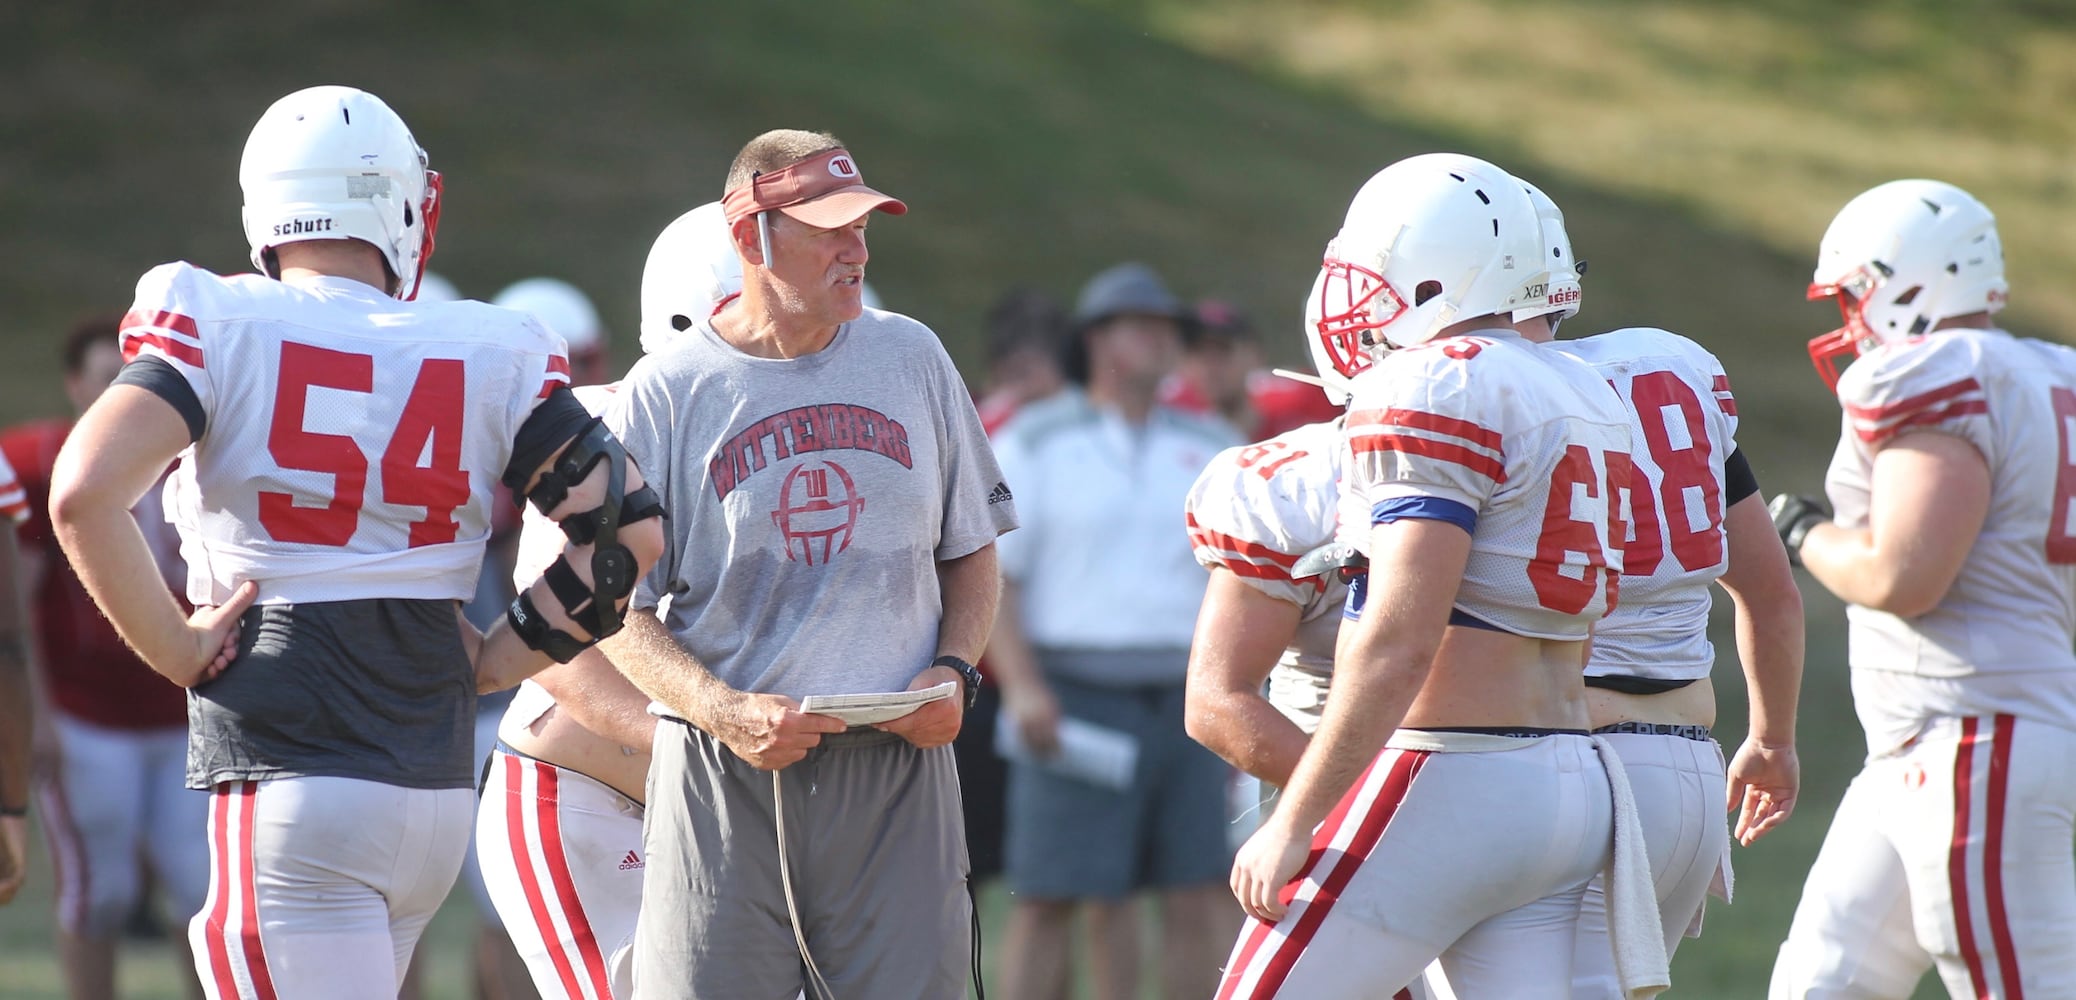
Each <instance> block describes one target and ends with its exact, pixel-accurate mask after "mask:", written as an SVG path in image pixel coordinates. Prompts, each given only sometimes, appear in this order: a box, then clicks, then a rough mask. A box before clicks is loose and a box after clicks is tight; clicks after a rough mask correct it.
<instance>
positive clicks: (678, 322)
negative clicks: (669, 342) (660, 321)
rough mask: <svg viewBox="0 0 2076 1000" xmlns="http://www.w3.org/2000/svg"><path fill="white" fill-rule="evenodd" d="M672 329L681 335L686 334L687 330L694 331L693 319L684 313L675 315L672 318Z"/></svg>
mask: <svg viewBox="0 0 2076 1000" xmlns="http://www.w3.org/2000/svg"><path fill="white" fill-rule="evenodd" d="M670 328H671V329H673V330H676V331H677V332H679V333H684V332H685V331H686V330H690V329H692V317H690V316H687V315H685V314H684V313H675V314H673V315H672V316H671V317H670Z"/></svg>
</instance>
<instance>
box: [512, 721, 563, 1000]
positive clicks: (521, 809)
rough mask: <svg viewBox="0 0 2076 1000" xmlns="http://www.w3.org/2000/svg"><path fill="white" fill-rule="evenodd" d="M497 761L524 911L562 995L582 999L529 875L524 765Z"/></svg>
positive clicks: (516, 760)
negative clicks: (544, 949) (552, 966)
mask: <svg viewBox="0 0 2076 1000" xmlns="http://www.w3.org/2000/svg"><path fill="white" fill-rule="evenodd" d="M497 757H498V761H499V762H500V764H501V765H502V766H503V768H504V772H505V839H506V840H507V841H509V842H510V844H511V847H512V861H513V865H512V866H513V867H514V868H517V869H518V870H519V887H520V888H521V889H523V890H525V891H526V907H527V909H528V910H530V911H531V912H532V913H533V925H534V926H535V927H538V928H540V931H541V943H542V944H543V945H546V946H547V949H548V960H549V961H551V962H554V963H555V976H556V978H558V979H560V980H562V989H563V991H564V992H566V993H568V994H569V995H570V996H573V997H580V996H583V995H584V987H583V984H582V983H579V982H578V981H577V973H576V970H575V969H573V968H571V967H570V962H569V955H567V954H565V953H564V952H563V950H562V936H561V935H559V934H557V933H556V932H555V921H554V920H553V919H552V918H550V917H549V916H548V900H547V898H546V897H545V896H543V895H542V894H541V880H540V879H539V878H537V877H536V876H535V875H534V873H533V852H532V851H531V850H529V849H528V848H527V846H526V807H525V799H524V797H523V796H522V794H521V791H520V789H521V778H522V771H521V769H522V768H524V767H525V766H526V764H525V762H523V761H521V760H520V759H519V758H517V757H514V756H512V755H511V754H508V753H500V754H498V755H497Z"/></svg>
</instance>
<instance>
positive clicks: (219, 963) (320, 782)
mask: <svg viewBox="0 0 2076 1000" xmlns="http://www.w3.org/2000/svg"><path fill="white" fill-rule="evenodd" d="M474 806H475V795H474V793H473V792H471V791H470V790H469V789H466V788H442V789H422V788H401V787H398V786H396V785H386V784H381V783H379V782H373V781H359V780H356V779H353V778H276V779H273V780H270V781H230V782H225V783H223V784H221V785H218V786H216V789H215V790H214V791H212V792H211V793H210V813H209V855H210V860H211V862H212V867H213V870H212V872H211V875H210V880H209V898H208V900H207V902H206V903H204V905H203V907H202V912H200V913H197V914H196V915H195V918H194V920H193V921H191V922H190V923H189V924H188V940H189V943H190V944H191V945H192V946H193V948H194V953H195V969H196V972H197V973H198V974H199V975H200V976H201V979H202V990H203V992H204V993H206V994H207V995H208V996H209V998H210V1000H232V998H239V1000H275V998H277V997H287V998H293V1000H332V998H337V1000H367V998H369V997H393V996H396V992H397V987H398V984H399V983H400V982H401V981H402V978H403V974H404V969H405V967H406V966H408V965H409V964H410V962H411V951H412V949H413V948H415V947H417V945H418V936H419V934H421V933H423V932H424V930H425V925H426V923H427V922H429V921H431V920H432V916H433V912H434V911H435V910H438V909H439V907H440V901H441V900H442V899H445V898H446V896H447V890H448V889H449V888H451V887H452V886H453V885H454V875H455V873H456V872H457V871H459V870H460V869H461V856H462V854H463V853H465V852H466V851H467V849H468V841H469V817H470V814H471V812H472V811H473V807H474Z"/></svg>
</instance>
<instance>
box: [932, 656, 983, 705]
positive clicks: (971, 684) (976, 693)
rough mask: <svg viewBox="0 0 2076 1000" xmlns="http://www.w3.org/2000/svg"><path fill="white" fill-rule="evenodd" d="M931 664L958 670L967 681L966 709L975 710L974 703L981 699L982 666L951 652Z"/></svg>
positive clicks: (961, 677)
mask: <svg viewBox="0 0 2076 1000" xmlns="http://www.w3.org/2000/svg"><path fill="white" fill-rule="evenodd" d="M930 665H931V666H933V667H950V668H952V669H953V670H956V671H958V674H959V679H960V680H962V681H965V682H966V711H968V712H971V711H973V705H974V703H975V702H977V701H979V700H980V668H979V667H976V666H974V665H973V664H971V663H967V662H966V661H965V660H961V659H959V658H958V657H956V656H953V655H951V654H950V653H946V654H944V655H943V656H940V657H938V658H936V659H934V660H931V661H930Z"/></svg>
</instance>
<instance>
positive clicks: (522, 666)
mask: <svg viewBox="0 0 2076 1000" xmlns="http://www.w3.org/2000/svg"><path fill="white" fill-rule="evenodd" d="M462 630H463V631H462V645H463V646H464V647H468V648H471V649H473V650H474V655H475V662H476V693H477V694H489V693H491V692H493V691H503V690H504V689H506V688H508V687H512V686H513V685H516V684H518V683H519V682H520V681H523V680H525V679H527V678H529V677H532V676H533V675H535V674H537V673H540V672H541V671H542V670H544V669H546V668H547V667H548V666H549V665H551V664H553V663H554V662H555V661H554V660H553V659H551V658H550V657H549V656H548V654H546V653H543V652H541V651H540V650H537V649H533V648H531V647H529V646H527V645H526V640H524V639H521V638H519V633H517V632H514V631H512V623H511V622H509V621H507V620H505V619H504V618H502V617H500V618H498V620H497V621H496V622H495V623H493V624H492V625H491V626H490V631H489V632H488V633H485V634H483V636H482V638H481V639H480V640H478V641H475V642H470V641H469V639H468V636H469V633H471V632H474V631H475V629H474V627H473V626H470V625H469V624H468V623H467V622H465V621H464V622H463V623H462Z"/></svg>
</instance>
